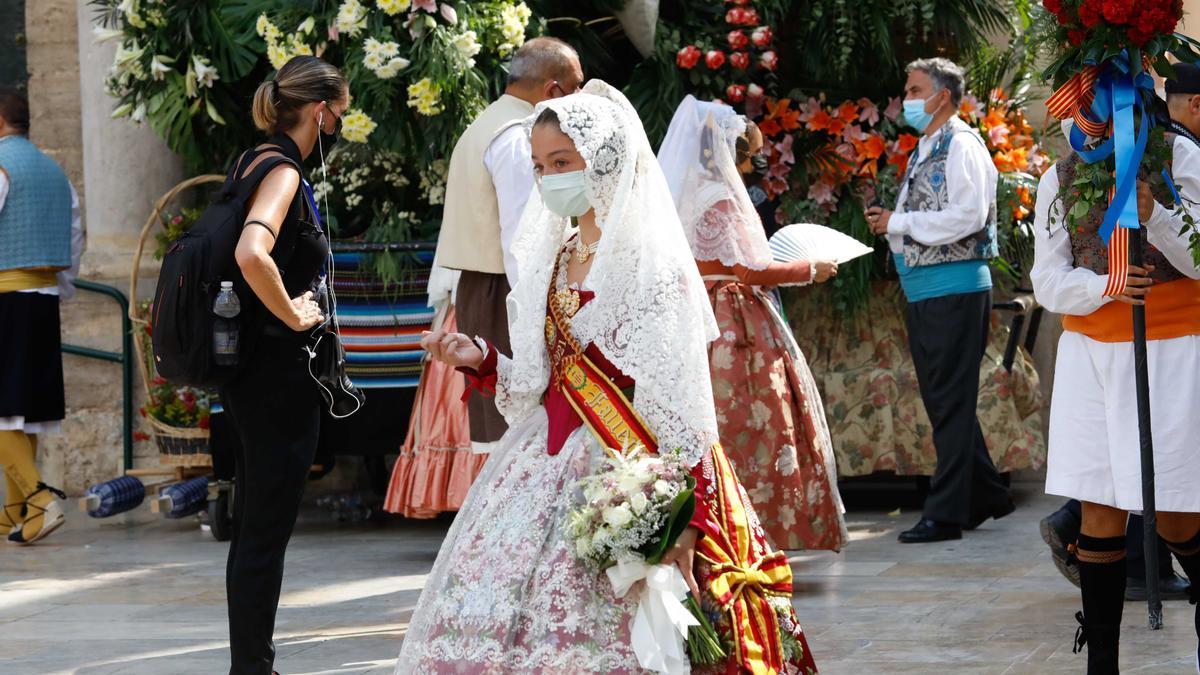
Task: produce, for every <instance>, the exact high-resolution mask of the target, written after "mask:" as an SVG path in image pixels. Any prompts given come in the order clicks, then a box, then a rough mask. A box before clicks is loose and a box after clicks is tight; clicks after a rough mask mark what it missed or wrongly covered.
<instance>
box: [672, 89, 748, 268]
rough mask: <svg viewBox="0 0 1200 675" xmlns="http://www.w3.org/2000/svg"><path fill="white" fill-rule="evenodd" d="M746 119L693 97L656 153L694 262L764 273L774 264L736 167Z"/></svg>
mask: <svg viewBox="0 0 1200 675" xmlns="http://www.w3.org/2000/svg"><path fill="white" fill-rule="evenodd" d="M744 133H746V119H745V118H744V117H742V116H741V115H739V114H737V113H736V112H734V110H733V108H731V107H729V106H727V105H724V104H722V103H704V102H701V101H697V100H696V98H695V97H694V96H691V95H689V96H688V97H687V98H685V99H683V102H682V103H680V104H679V107H678V108H677V109H676V110H675V116H674V117H673V118H672V119H671V126H670V128H669V129H667V137H666V138H665V139H663V144H662V147H661V148H659V150H658V163H659V164H660V165H661V166H662V170H663V173H664V174H666V176H667V183H668V184H669V185H670V186H671V195H672V196H673V197H674V199H675V206H676V208H677V209H678V210H679V220H680V222H682V223H683V231H684V233H685V234H686V235H687V239H688V242H689V243H690V244H691V246H692V255H693V256H695V257H696V260H719V261H721V263H722V264H724V265H727V266H733V265H742V266H743V267H748V268H750V269H755V270H760V269H763V268H765V267H766V266H767V265H769V264H771V249H770V247H769V246H768V245H767V235H766V232H764V231H763V226H762V220H761V219H760V218H759V217H758V211H756V210H755V209H754V202H753V201H751V200H750V193H749V192H747V190H746V185H745V183H744V182H743V181H742V174H741V172H740V171H739V170H738V168H737V140H738V137H740V136H741V135H742V134H744Z"/></svg>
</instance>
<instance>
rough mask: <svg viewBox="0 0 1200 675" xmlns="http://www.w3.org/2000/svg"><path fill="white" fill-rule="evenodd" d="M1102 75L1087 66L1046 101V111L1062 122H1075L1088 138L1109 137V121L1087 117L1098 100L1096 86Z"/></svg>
mask: <svg viewBox="0 0 1200 675" xmlns="http://www.w3.org/2000/svg"><path fill="white" fill-rule="evenodd" d="M1099 75H1100V69H1099V68H1098V67H1096V66H1087V67H1085V68H1084V69H1083V70H1081V71H1079V72H1078V73H1075V75H1073V76H1072V77H1071V79H1069V80H1067V83H1066V84H1064V85H1063V86H1061V87H1059V88H1058V91H1055V92H1054V94H1053V95H1051V96H1050V98H1049V99H1047V101H1046V109H1047V110H1048V111H1049V112H1050V114H1051V115H1054V117H1055V118H1057V119H1060V120H1068V119H1071V120H1074V121H1075V124H1076V125H1077V126H1078V127H1079V130H1080V131H1082V132H1083V133H1085V134H1087V135H1088V136H1093V137H1096V138H1103V137H1104V136H1105V135H1107V132H1108V125H1109V123H1108V122H1107V121H1104V122H1095V121H1093V120H1092V119H1091V118H1090V117H1088V115H1087V111H1088V110H1090V109H1091V107H1092V101H1094V100H1095V98H1096V92H1095V90H1094V88H1093V87H1094V85H1095V84H1096V78H1097V77H1099Z"/></svg>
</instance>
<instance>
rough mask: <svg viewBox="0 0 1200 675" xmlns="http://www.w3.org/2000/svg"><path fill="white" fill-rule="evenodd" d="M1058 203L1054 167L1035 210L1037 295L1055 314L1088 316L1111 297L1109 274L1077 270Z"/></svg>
mask: <svg viewBox="0 0 1200 675" xmlns="http://www.w3.org/2000/svg"><path fill="white" fill-rule="evenodd" d="M1061 216H1062V205H1061V204H1060V203H1059V202H1058V169H1057V167H1053V166H1052V167H1050V169H1049V170H1047V171H1046V173H1045V174H1043V175H1042V180H1041V181H1040V182H1039V183H1038V190H1037V203H1036V204H1035V205H1034V207H1033V269H1032V270H1030V272H1029V278H1030V280H1031V281H1033V296H1034V297H1035V298H1037V301H1038V302H1039V303H1040V304H1041V305H1042V306H1043V307H1045V308H1046V309H1047V310H1049V311H1051V312H1055V313H1057V314H1074V315H1076V316H1086V315H1088V314H1091V313H1092V312H1094V311H1096V310H1097V309H1100V308H1101V307H1102V306H1104V305H1105V304H1106V303H1107V302H1109V300H1111V298H1107V297H1105V296H1104V289H1105V288H1107V286H1108V275H1107V274H1096V273H1095V272H1093V271H1091V270H1089V269H1085V268H1082V267H1075V257H1074V255H1072V253H1071V237H1070V236H1069V235H1068V234H1067V231H1066V229H1065V228H1064V226H1063V224H1062V223H1061V222H1059V218H1060V217H1061Z"/></svg>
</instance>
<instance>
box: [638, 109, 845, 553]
mask: <svg viewBox="0 0 1200 675" xmlns="http://www.w3.org/2000/svg"><path fill="white" fill-rule="evenodd" d="M762 145H763V140H762V134H761V133H760V132H759V131H758V129H757V127H755V126H754V124H753V123H752V122H748V121H747V120H746V119H745V118H744V117H742V116H741V115H738V114H736V113H735V112H734V110H733V108H730V107H729V106H726V105H722V104H718V103H703V102H700V101H697V100H696V99H695V98H693V97H691V96H689V97H687V98H686V99H684V101H683V103H682V104H680V106H679V109H678V110H677V111H676V112H675V117H674V118H673V119H672V120H671V127H670V129H669V130H668V131H667V137H666V139H665V140H664V141H663V145H662V148H661V149H660V150H659V154H658V158H659V162H660V163H661V164H662V167H663V171H664V172H665V173H666V175H667V181H668V182H669V183H670V186H671V192H672V194H673V195H674V197H675V202H676V206H677V207H678V209H679V217H680V221H681V222H682V223H683V227H684V231H685V232H686V233H687V237H688V241H689V242H690V244H691V246H692V254H693V255H694V256H695V258H696V261H697V263H698V265H699V266H700V272H701V274H702V275H703V277H704V282H705V286H706V287H707V289H708V296H709V300H710V301H711V302H712V306H713V311H714V313H715V314H716V317H717V325H718V327H719V329H720V333H721V334H720V337H718V338H717V339H716V340H715V341H713V342H712V343H711V344H710V345H709V361H710V368H711V370H712V380H713V398H714V399H715V402H716V406H717V423H718V425H719V427H720V433H721V442H722V443H723V444H724V446H725V451H726V453H727V454H728V456H729V459H730V461H731V462H732V463H733V466H734V469H735V470H736V471H737V475H738V478H739V479H740V480H741V482H742V484H743V485H744V486H745V488H746V491H747V493H749V496H750V500H751V501H752V502H753V503H754V507H755V510H756V511H757V512H758V515H759V518H760V519H761V522H762V527H763V529H764V530H765V531H766V533H767V536H768V537H770V539H771V541H772V543H774V544H775V545H776V546H778V547H779V548H783V549H832V550H840V549H841V548H842V546H844V545H845V543H846V541H847V533H846V525H845V521H844V520H843V518H842V511H843V509H842V502H841V497H840V496H839V494H838V491H837V467H836V465H835V463H834V456H833V445H832V442H831V441H830V438H829V429H828V427H827V426H826V423H825V411H824V409H823V407H822V405H821V397H820V394H819V392H818V391H817V387H816V383H815V381H814V380H813V376H812V373H811V372H810V371H809V369H808V363H807V362H806V361H805V360H804V355H803V354H802V353H801V352H800V349H799V347H797V346H796V342H795V339H794V338H793V337H792V334H791V329H790V328H789V327H788V325H787V323H786V322H784V320H783V318H782V317H781V316H780V314H779V312H778V310H777V309H776V308H775V305H774V304H773V303H772V301H771V300H770V299H769V298H768V297H767V295H766V293H764V292H763V287H769V286H777V285H782V284H808V283H812V282H814V281H816V282H822V281H826V280H827V279H829V278H830V277H832V276H834V275H836V274H837V263H835V262H831V261H800V262H792V263H778V262H774V261H773V260H772V258H771V250H770V248H769V246H768V245H767V237H766V233H765V232H764V231H763V226H762V221H761V220H760V219H759V217H758V214H757V212H756V211H755V209H754V205H753V203H752V202H751V201H750V196H749V194H748V192H747V190H746V187H745V183H744V182H743V181H744V179H743V176H744V175H746V174H749V173H751V172H752V171H753V166H754V159H755V157H756V156H757V155H758V153H759V152H760V151H761V149H762Z"/></svg>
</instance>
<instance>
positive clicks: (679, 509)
mask: <svg viewBox="0 0 1200 675" xmlns="http://www.w3.org/2000/svg"><path fill="white" fill-rule="evenodd" d="M686 483H687V488H686V489H683V490H680V491H679V494H677V495H675V500H674V501H672V502H671V515H669V516H667V524H666V525H665V526H664V527H663V532H662V536H660V537H659V538H658V539H657V540H656V541H652V542H650V543H648V544H646V545H645V546H643V547H642V548H641V549H639V552H640V553H641V554H642V555H644V556H645V557H646V563H647V564H649V565H657V564H658V563H659V562H661V561H662V558H663V555H665V554H666V552H667V549H669V548H671V547H672V546H674V545H675V540H676V539H679V535H681V534H683V531H684V530H685V529H687V526H688V523H690V522H691V520H692V514H693V513H695V512H696V479H695V478H692V477H691V476H688V477H687V479H686Z"/></svg>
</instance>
